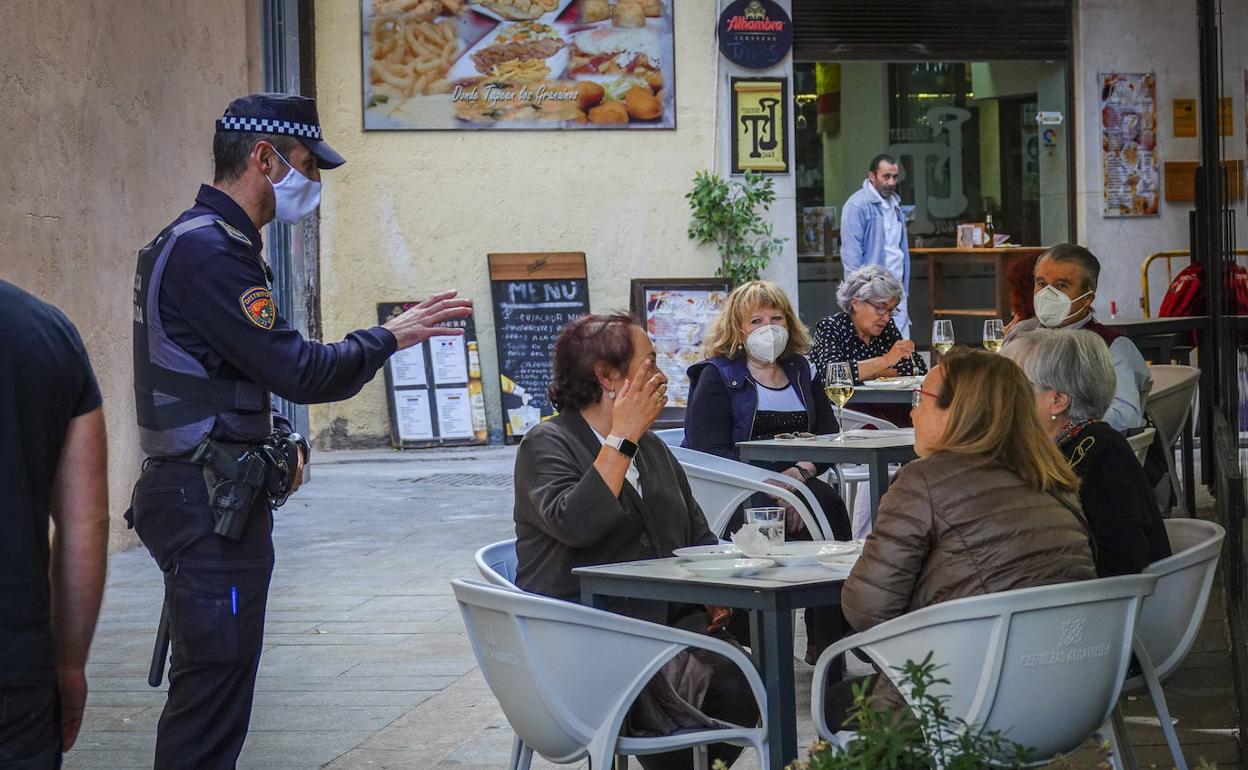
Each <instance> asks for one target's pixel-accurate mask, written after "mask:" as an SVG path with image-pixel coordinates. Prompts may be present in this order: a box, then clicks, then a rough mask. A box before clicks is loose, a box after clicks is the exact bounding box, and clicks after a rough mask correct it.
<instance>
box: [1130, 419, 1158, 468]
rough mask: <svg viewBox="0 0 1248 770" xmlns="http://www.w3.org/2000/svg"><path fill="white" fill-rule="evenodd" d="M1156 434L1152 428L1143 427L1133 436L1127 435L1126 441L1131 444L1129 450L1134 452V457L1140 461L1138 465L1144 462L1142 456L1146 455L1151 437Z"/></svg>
mask: <svg viewBox="0 0 1248 770" xmlns="http://www.w3.org/2000/svg"><path fill="white" fill-rule="evenodd" d="M1156 435H1157V431H1155V430H1153V429H1152V428H1145V429H1144V430H1142V431H1140V432H1139V433H1136V434H1135V435H1133V436H1127V443H1128V444H1130V445H1131V451H1132V452H1135V459H1136V460H1139V461H1140V465H1143V464H1144V458H1145V457H1146V456H1147V455H1148V448H1149V446H1151V445H1152V443H1153V437H1154V436H1156Z"/></svg>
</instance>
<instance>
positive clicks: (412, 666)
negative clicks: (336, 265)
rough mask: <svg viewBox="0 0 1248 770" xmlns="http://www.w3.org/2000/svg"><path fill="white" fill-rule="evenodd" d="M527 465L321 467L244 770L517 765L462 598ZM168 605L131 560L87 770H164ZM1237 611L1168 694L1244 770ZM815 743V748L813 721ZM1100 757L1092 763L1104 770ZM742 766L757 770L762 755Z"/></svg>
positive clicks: (291, 521) (146, 561) (289, 510)
mask: <svg viewBox="0 0 1248 770" xmlns="http://www.w3.org/2000/svg"><path fill="white" fill-rule="evenodd" d="M513 458H514V449H511V448H503V447H491V448H484V449H473V450H426V451H418V452H405V453H399V452H376V451H374V452H334V453H328V452H327V453H320V454H318V455H317V457H316V464H315V466H314V468H313V477H312V480H311V483H309V484H308V485H307V487H305V489H303V490H302V491H300V492H299V493H298V495H296V496H295V498H294V499H292V500H291V502H289V503H288V504H287V505H286V507H284V508H283V509H282V510H281V511H279V512H278V515H277V526H276V530H275V538H276V541H277V554H278V557H277V568H276V571H275V573H274V578H273V589H272V593H271V596H270V600H269V613H268V621H267V625H266V634H265V646H264V650H265V651H264V657H263V660H262V662H261V666H260V676H259V680H258V684H257V688H256V702H255V707H254V710H253V715H252V721H251V732H250V735H249V737H248V739H247V745H246V748H245V750H244V752H243V756H242V759H241V761H240V763H239V766H240V767H243V768H263V769H264V770H294V769H295V768H299V769H300V770H303V769H306V768H320V767H328V768H332V769H333V770H355V769H356V768H396V769H397V768H421V769H423V768H441V769H443V770H450V769H451V768H454V769H455V770H487V768H488V769H489V770H500V769H501V768H503V767H505V766H506V762H507V758H508V754H509V752H510V748H511V740H512V733H511V731H510V729H509V728H508V726H507V723H506V720H505V719H504V718H503V717H502V714H501V712H500V711H499V709H498V706H497V704H496V703H495V701H494V699H493V697H492V696H491V695H490V693H489V690H488V689H487V688H486V686H485V683H484V681H483V680H482V679H481V676H480V674H479V672H478V671H477V668H476V665H475V662H474V660H473V655H472V651H471V649H470V648H469V645H468V642H467V638H466V636H465V634H464V629H463V625H462V623H461V620H460V617H459V613H458V610H457V609H456V606H455V603H454V599H453V597H452V595H451V592H450V586H449V584H448V581H449V579H450V578H452V577H469V578H472V577H476V571H475V567H474V565H473V562H472V554H473V552H474V551H475V550H476V549H477V548H479V547H480V546H481V545H484V544H486V543H490V542H494V541H496V540H501V539H504V538H506V537H509V536H511V533H512V527H511V468H512V462H513ZM160 600H161V581H160V574H159V571H158V570H157V569H156V567H155V565H154V563H153V562H152V561H151V559H150V557H149V556H148V555H147V552H146V551H145V550H144V549H143V548H136V549H132V550H130V551H126V552H124V553H120V554H117V555H115V556H114V557H113V559H112V560H111V563H110V571H109V579H108V588H107V591H106V594H105V603H104V610H103V613H102V616H101V619H100V626H99V630H98V632H97V634H96V640H95V645H94V647H93V651H92V655H91V663H90V666H89V669H88V676H89V681H90V687H91V695H90V698H89V701H88V705H87V713H86V719H85V724H84V728H83V733H82V735H81V737H80V738H79V740H78V744H77V746H76V747H75V748H74V750H73V751H71V752H70V753H69V754H67V755H66V763H65V767H66V768H68V769H69V770H88V769H92V770H94V769H99V770H128V769H129V768H150V767H151V755H152V746H153V745H154V741H155V727H156V722H157V719H158V718H159V715H160V710H161V707H162V704H163V691H160V690H152V689H150V688H149V687H148V686H147V683H146V675H147V664H148V660H149V657H150V655H151V645H152V639H153V635H154V632H155V628H156V623H157V620H158V617H159V610H160ZM1220 608H1221V605H1220V604H1217V605H1216V607H1215V608H1214V609H1213V610H1211V615H1210V617H1211V620H1210V621H1209V622H1208V623H1207V627H1206V629H1205V632H1204V633H1202V635H1201V638H1200V640H1199V641H1198V643H1197V647H1196V648H1195V650H1194V651H1193V653H1192V654H1191V655H1190V656H1189V657H1188V661H1187V664H1186V665H1185V669H1184V671H1183V672H1181V673H1180V674H1179V675H1177V676H1176V677H1175V678H1174V679H1173V680H1172V682H1171V684H1169V685H1168V686H1167V692H1168V693H1170V704H1171V708H1172V710H1173V711H1174V713H1175V715H1176V716H1177V717H1178V718H1179V719H1180V728H1181V730H1182V733H1181V737H1182V740H1183V741H1184V745H1185V747H1187V749H1188V754H1189V757H1190V758H1191V759H1192V760H1193V761H1194V760H1195V759H1196V758H1197V757H1198V756H1202V757H1205V758H1207V759H1209V760H1211V761H1214V762H1217V763H1218V766H1219V767H1221V768H1228V767H1229V768H1233V767H1238V763H1239V754H1238V748H1237V745H1236V741H1235V739H1234V738H1233V737H1232V736H1231V735H1230V733H1229V728H1230V727H1231V725H1232V724H1233V722H1234V714H1233V711H1232V706H1231V704H1232V702H1233V694H1232V691H1231V689H1230V678H1229V661H1228V658H1227V654H1226V649H1227V647H1226V644H1227V643H1226V638H1225V628H1224V626H1223V625H1222V624H1221V622H1220V620H1219V619H1218V618H1219V616H1218V614H1217V613H1219V612H1220ZM797 625H798V627H799V628H801V626H802V624H801V623H798V624H797ZM800 648H801V646H800V645H799V649H800ZM797 669H798V679H799V681H798V693H799V697H801V694H803V693H804V694H805V696H806V697H803V699H802V702H801V703H799V706H798V714H799V716H802V715H804V714H806V713H808V709H809V707H808V703H807V698H808V695H809V680H810V675H811V668H810V667H809V666H806V665H805V664H803V663H801V662H800V661H799V662H798V663H797ZM1127 713H1128V714H1129V715H1130V716H1128V720H1129V721H1130V722H1132V726H1131V730H1132V737H1133V740H1134V742H1136V743H1137V746H1138V748H1137V752H1138V753H1137V756H1138V758H1139V759H1140V764H1141V767H1149V766H1150V765H1151V766H1153V767H1158V766H1160V767H1169V766H1170V765H1169V764H1166V763H1165V760H1166V759H1167V758H1168V755H1166V754H1165V753H1164V747H1162V746H1159V745H1158V744H1159V743H1160V731H1159V730H1158V729H1157V728H1156V726H1155V725H1156V718H1155V715H1152V713H1151V711H1150V710H1149V709H1148V703H1147V700H1142V701H1132V702H1129V703H1128V704H1127ZM1150 718H1151V724H1152V725H1153V726H1152V727H1150V726H1149V724H1150ZM799 732H800V736H801V740H802V743H803V745H806V744H808V743H809V741H810V739H811V738H812V737H813V734H812V732H811V728H810V724H809V721H808V720H803V724H802V725H801V726H800V728H799ZM1082 754H1086V755H1089V757H1090V752H1083V753H1082ZM1089 757H1084V756H1076V757H1075V758H1074V759H1075V764H1076V765H1077V766H1079V767H1092V766H1093V765H1094V760H1093V759H1092V758H1089ZM634 766H635V764H634ZM534 767H541V768H549V767H551V766H550V765H549V764H547V763H545V762H542V761H540V760H537V761H535V762H534ZM735 767H736V768H742V770H751V769H752V768H756V767H757V763H756V762H755V761H754V758H753V757H752V756H751V755H750V753H748V752H747V754H746V755H745V756H743V758H742V759H741V760H740V761H739V762H738V763H737V765H736V766H735Z"/></svg>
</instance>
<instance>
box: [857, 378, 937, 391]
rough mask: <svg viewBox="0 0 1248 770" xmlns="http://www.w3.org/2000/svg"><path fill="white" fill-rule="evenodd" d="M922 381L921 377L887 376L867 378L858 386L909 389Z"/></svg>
mask: <svg viewBox="0 0 1248 770" xmlns="http://www.w3.org/2000/svg"><path fill="white" fill-rule="evenodd" d="M922 383H923V378H922V377H888V378H886V379H883V380H867V381H866V382H864V383H862V384H861V385H859V386H858V387H860V388H884V389H886V390H909V389H911V388H917V387H918V386H919V385H921V384H922Z"/></svg>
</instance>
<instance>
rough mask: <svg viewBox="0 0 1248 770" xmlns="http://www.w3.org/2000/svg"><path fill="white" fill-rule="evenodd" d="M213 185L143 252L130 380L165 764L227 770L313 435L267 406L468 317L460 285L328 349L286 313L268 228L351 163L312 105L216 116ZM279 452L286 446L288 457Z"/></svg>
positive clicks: (341, 394)
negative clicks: (277, 513)
mask: <svg viewBox="0 0 1248 770" xmlns="http://www.w3.org/2000/svg"><path fill="white" fill-rule="evenodd" d="M212 151H213V162H214V171H213V182H212V184H211V185H202V186H201V187H200V188H199V194H198V195H197V196H196V198H195V205H194V206H192V207H191V208H189V209H187V210H186V211H185V212H183V213H182V214H181V215H179V216H178V218H177V219H175V220H174V221H173V223H172V224H170V225H169V226H168V227H166V228H165V229H164V230H163V231H162V232H161V233H160V235H158V236H157V237H156V239H155V240H154V241H152V242H151V243H150V244H148V245H147V246H146V247H145V248H144V249H143V250H142V251H140V252H139V259H138V270H137V272H136V275H135V285H134V295H135V296H134V302H135V304H134V385H135V396H136V400H137V406H138V422H139V434H140V441H141V444H142V446H143V450H144V453H145V454H147V455H148V459H147V461H146V462H145V463H144V469H143V473H142V475H141V476H140V478H139V480H138V483H137V484H136V485H135V489H134V496H133V501H132V509H131V511H130V512H129V514H128V517H129V518H130V520H131V523H132V524H133V526H134V528H135V530H136V531H137V532H138V534H139V537H140V539H142V541H143V544H144V545H146V546H147V548H148V550H149V551H150V552H151V554H152V556H153V557H154V558H155V560H156V563H157V564H158V565H159V566H160V568H161V570H162V571H163V572H164V575H165V612H166V618H167V621H168V629H169V636H170V639H171V643H172V648H173V655H172V663H171V667H170V671H169V693H168V701H167V703H166V704H165V709H164V712H163V713H162V714H161V717H160V723H159V726H158V728H157V737H156V757H155V767H156V768H158V769H161V768H184V767H185V768H191V767H193V768H232V767H234V765H235V761H236V760H237V758H238V754H239V752H240V751H241V750H242V746H243V741H244V739H245V738H246V735H247V726H248V721H249V719H250V716H251V703H252V692H253V689H254V686H255V678H256V671H257V668H258V666H259V662H260V650H261V639H262V635H263V631H264V612H265V602H266V600H267V597H268V589H269V577H270V575H271V574H272V571H273V541H272V537H271V532H272V505H273V502H274V498H275V497H277V498H281V497H284V495H285V494H286V493H288V492H290V491H293V490H294V489H296V488H297V487H298V485H299V482H300V480H301V478H302V469H303V463H304V462H305V461H306V460H307V455H308V447H307V442H306V441H304V440H303V439H302V438H301V437H299V436H298V435H296V434H293V433H292V432H291V426H290V424H289V423H288V422H287V421H286V420H285V419H283V418H282V417H281V416H280V415H278V414H275V413H274V412H273V409H272V401H271V398H270V393H276V394H278V395H280V396H282V397H283V398H286V399H289V400H291V401H295V402H299V403H315V402H325V401H336V400H340V399H345V398H349V397H351V396H353V395H354V394H356V393H357V392H359V390H360V388H362V387H363V386H364V384H365V383H367V382H368V381H369V380H370V379H372V378H373V376H374V375H375V374H376V373H377V370H378V369H379V368H380V367H381V366H382V365H383V364H384V363H385V361H386V359H387V358H389V357H390V356H391V355H392V354H393V353H394V352H395V351H396V350H402V349H404V348H407V347H410V346H412V345H415V344H418V343H420V342H422V341H424V340H426V339H428V338H430V337H432V336H435V335H447V334H462V331H461V330H452V329H446V328H441V327H436V326H435V324H438V323H439V322H442V321H447V320H450V319H453V318H460V317H463V316H466V315H468V314H469V313H470V312H471V302H470V301H469V300H466V299H461V298H458V297H457V296H456V293H455V292H454V291H448V292H444V293H441V294H437V295H435V296H433V297H430V298H429V299H428V300H426V301H424V302H422V303H420V304H419V305H418V306H417V307H414V308H412V309H411V310H409V311H408V312H406V313H404V314H403V315H401V316H399V317H397V318H395V319H394V320H393V321H391V322H389V323H387V324H385V325H384V326H377V327H373V328H371V329H361V330H358V331H354V332H351V333H350V334H348V335H347V337H346V339H344V340H342V341H341V342H335V343H332V344H327V345H323V344H319V343H316V342H312V341H310V340H306V339H304V338H303V337H302V336H301V335H300V334H299V332H297V331H295V330H294V329H292V328H291V327H290V325H289V324H288V323H287V322H286V320H285V319H283V318H282V317H281V316H280V315H279V314H278V312H277V306H276V304H275V303H274V300H273V295H272V289H271V287H270V282H271V278H272V274H271V273H270V271H269V268H268V266H267V265H266V263H265V261H264V259H263V257H261V253H260V252H261V240H260V229H261V228H262V227H264V225H266V224H268V223H269V222H270V221H272V220H274V219H277V220H278V221H279V222H286V223H290V224H293V223H295V222H298V221H300V220H301V219H303V218H304V217H307V216H309V215H310V214H312V213H313V212H314V211H315V210H316V208H317V206H318V204H319V201H320V175H321V170H322V169H332V168H337V167H338V166H340V165H342V164H343V162H344V160H343V158H342V156H341V155H339V154H338V153H337V152H335V151H334V150H333V148H331V147H330V146H329V145H328V144H327V143H326V142H325V141H324V139H323V138H322V137H321V127H320V122H319V120H318V118H317V113H316V104H315V102H314V101H313V100H312V99H309V98H305V97H301V96H288V95H281V94H254V95H251V96H245V97H242V98H240V99H236V100H235V101H233V102H232V103H231V104H230V106H229V107H228V108H227V109H226V111H225V114H224V115H223V116H222V117H221V118H220V119H219V120H217V124H216V135H215V136H214V138H213V146H212ZM283 448H284V449H285V450H286V452H287V453H286V454H285V455H284V457H285V460H286V461H285V462H283V451H282V450H283Z"/></svg>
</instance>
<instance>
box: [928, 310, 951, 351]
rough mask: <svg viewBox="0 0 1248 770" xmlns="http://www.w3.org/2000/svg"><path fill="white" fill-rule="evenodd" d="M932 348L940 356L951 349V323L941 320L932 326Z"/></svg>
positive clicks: (944, 319) (947, 320)
mask: <svg viewBox="0 0 1248 770" xmlns="http://www.w3.org/2000/svg"><path fill="white" fill-rule="evenodd" d="M932 347H933V348H935V349H936V352H937V353H940V354H941V355H942V356H943V355H944V354H946V353H948V352H949V348H951V347H953V321H950V320H949V319H947V318H942V319H940V320H938V321H936V322H935V323H933V324H932Z"/></svg>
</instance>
